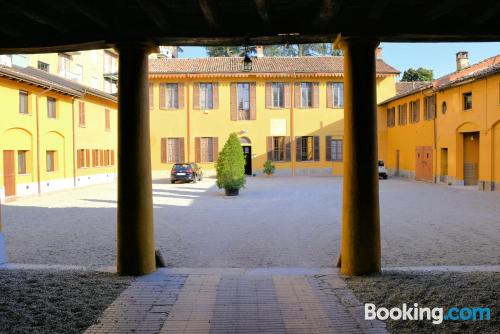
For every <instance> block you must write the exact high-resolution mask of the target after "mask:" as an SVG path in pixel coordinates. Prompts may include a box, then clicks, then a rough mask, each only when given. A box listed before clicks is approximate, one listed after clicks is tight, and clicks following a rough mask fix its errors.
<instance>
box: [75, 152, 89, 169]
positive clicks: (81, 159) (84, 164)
mask: <svg viewBox="0 0 500 334" xmlns="http://www.w3.org/2000/svg"><path fill="white" fill-rule="evenodd" d="M76 166H77V167H78V168H89V167H90V150H85V149H80V150H77V151H76Z"/></svg>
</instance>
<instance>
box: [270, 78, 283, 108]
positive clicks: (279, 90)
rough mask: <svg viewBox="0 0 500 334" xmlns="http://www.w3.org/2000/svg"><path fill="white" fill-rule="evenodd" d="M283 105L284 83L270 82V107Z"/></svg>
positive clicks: (281, 106)
mask: <svg viewBox="0 0 500 334" xmlns="http://www.w3.org/2000/svg"><path fill="white" fill-rule="evenodd" d="M284 106H285V84H284V83H283V82H273V84H272V107H273V108H284Z"/></svg>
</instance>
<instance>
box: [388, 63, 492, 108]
mask: <svg viewBox="0 0 500 334" xmlns="http://www.w3.org/2000/svg"><path fill="white" fill-rule="evenodd" d="M496 73H500V54H499V55H496V56H493V57H490V58H487V59H485V60H483V61H480V62H479V63H477V64H473V65H471V66H468V67H466V68H464V69H463V70H461V71H456V72H453V73H450V74H447V75H445V76H442V77H441V78H438V79H436V80H434V81H432V82H421V84H419V85H416V86H415V87H414V88H413V89H408V90H406V89H405V88H408V86H409V85H406V84H405V83H397V84H396V95H395V96H393V97H391V98H389V99H387V100H385V101H382V102H380V103H379V105H383V104H386V103H388V102H391V101H395V100H397V99H399V98H402V97H405V96H408V95H411V94H414V93H416V92H419V91H423V90H426V89H432V90H433V91H438V90H443V89H446V88H448V87H451V86H454V85H460V84H463V83H464V82H468V81H470V80H477V79H480V78H484V77H486V76H489V75H493V74H496ZM400 84H401V85H400ZM398 85H400V88H399V90H400V91H399V92H398ZM405 86H406V87H405Z"/></svg>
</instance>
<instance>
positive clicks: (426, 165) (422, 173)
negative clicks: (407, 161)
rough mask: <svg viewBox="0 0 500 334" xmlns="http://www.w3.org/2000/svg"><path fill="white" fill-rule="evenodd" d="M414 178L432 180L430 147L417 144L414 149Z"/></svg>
mask: <svg viewBox="0 0 500 334" xmlns="http://www.w3.org/2000/svg"><path fill="white" fill-rule="evenodd" d="M415 161H416V165H415V179H416V180H418V181H426V182H432V147H430V146H418V147H417V148H416V149H415Z"/></svg>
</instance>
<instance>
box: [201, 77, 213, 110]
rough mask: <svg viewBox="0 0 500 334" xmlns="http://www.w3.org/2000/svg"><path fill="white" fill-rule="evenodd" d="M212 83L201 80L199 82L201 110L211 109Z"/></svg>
mask: <svg viewBox="0 0 500 334" xmlns="http://www.w3.org/2000/svg"><path fill="white" fill-rule="evenodd" d="M213 102H214V100H213V84H212V83H207V82H202V83H200V108H201V109H203V110H206V109H213V107H214V105H213Z"/></svg>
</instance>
